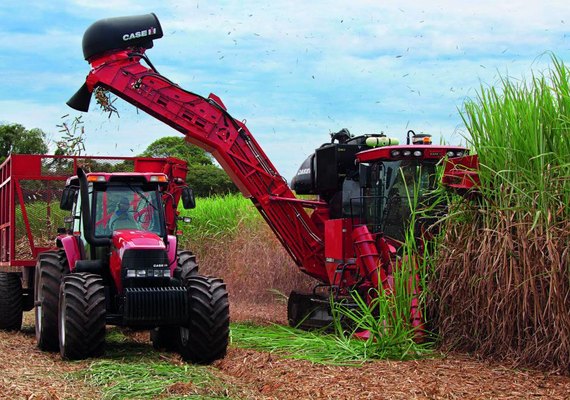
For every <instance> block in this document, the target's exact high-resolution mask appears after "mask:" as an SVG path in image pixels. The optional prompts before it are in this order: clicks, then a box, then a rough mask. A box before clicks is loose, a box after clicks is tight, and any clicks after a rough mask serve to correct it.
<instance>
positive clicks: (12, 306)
mask: <svg viewBox="0 0 570 400" xmlns="http://www.w3.org/2000/svg"><path fill="white" fill-rule="evenodd" d="M22 296H23V295H22V280H21V278H20V275H19V274H17V273H13V272H0V329H2V330H6V331H19V330H20V328H22V315H23V313H24V309H23V297H22Z"/></svg>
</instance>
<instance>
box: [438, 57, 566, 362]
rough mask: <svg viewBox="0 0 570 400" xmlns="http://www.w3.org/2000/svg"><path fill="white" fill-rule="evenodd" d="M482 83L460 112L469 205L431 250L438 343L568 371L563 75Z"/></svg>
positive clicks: (556, 71)
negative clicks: (475, 181)
mask: <svg viewBox="0 0 570 400" xmlns="http://www.w3.org/2000/svg"><path fill="white" fill-rule="evenodd" d="M569 76H570V75H569V70H568V68H567V67H566V66H565V65H564V63H563V62H562V61H561V60H559V59H557V58H556V57H554V56H553V57H552V67H551V68H550V69H549V70H547V71H546V72H544V73H541V74H533V75H532V79H530V80H529V82H525V81H520V82H517V81H513V80H512V79H509V78H503V79H502V80H501V87H500V88H494V87H481V88H480V92H479V94H478V96H477V97H476V98H475V99H473V100H470V101H468V102H466V103H465V106H464V110H463V111H462V117H463V120H464V122H465V125H466V126H467V129H468V131H469V133H470V135H471V144H472V146H473V147H474V149H475V150H476V152H477V154H478V155H479V160H480V164H481V170H480V176H481V182H482V185H481V192H482V197H481V200H480V201H479V202H478V203H473V204H470V205H468V204H465V203H462V204H456V205H455V206H454V207H453V208H452V214H453V215H454V216H455V218H449V219H448V225H447V232H446V237H445V241H444V245H443V246H442V247H441V248H440V251H439V260H438V263H437V267H438V268H437V271H436V272H437V279H435V280H433V281H432V287H431V289H432V290H433V292H434V293H435V294H436V296H437V301H438V302H437V303H436V304H435V305H434V308H433V316H432V317H433V318H434V319H435V321H436V323H437V326H438V328H439V333H440V334H441V336H442V338H443V343H444V344H445V345H447V346H453V347H457V348H461V349H465V350H469V351H477V352H479V353H481V354H485V355H493V356H496V357H499V358H509V359H514V360H515V361H516V362H518V363H521V364H528V365H534V366H543V367H546V368H550V369H554V370H559V371H562V372H566V373H569V372H570V367H569V366H570V262H569V259H570V218H569V216H570V212H569V209H568V205H569V204H570V80H569Z"/></svg>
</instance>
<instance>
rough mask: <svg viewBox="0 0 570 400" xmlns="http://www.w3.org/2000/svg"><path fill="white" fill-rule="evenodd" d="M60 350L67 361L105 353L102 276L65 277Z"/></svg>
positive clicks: (62, 289)
mask: <svg viewBox="0 0 570 400" xmlns="http://www.w3.org/2000/svg"><path fill="white" fill-rule="evenodd" d="M58 320H59V351H60V353H61V356H62V357H63V358H64V359H68V360H81V359H84V358H87V357H94V356H99V355H101V354H103V350H104V346H105V288H104V287H103V281H102V279H101V277H100V276H99V275H95V274H89V273H74V274H70V275H66V276H65V277H64V278H63V281H62V283H61V287H60V295H59V318H58Z"/></svg>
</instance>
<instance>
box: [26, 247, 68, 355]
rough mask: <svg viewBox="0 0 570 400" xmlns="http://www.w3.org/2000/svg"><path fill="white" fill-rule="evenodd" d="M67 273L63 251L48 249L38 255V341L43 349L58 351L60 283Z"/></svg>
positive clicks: (36, 313)
mask: <svg viewBox="0 0 570 400" xmlns="http://www.w3.org/2000/svg"><path fill="white" fill-rule="evenodd" d="M65 273H67V259H66V258H65V253H64V252H63V251H48V252H45V253H42V254H40V255H39V256H38V261H37V263H36V271H35V276H34V300H35V304H36V311H35V315H36V342H37V343H38V347H39V348H40V349H41V350H45V351H57V350H58V349H59V341H58V336H57V323H58V322H57V308H58V306H59V285H60V284H61V278H62V276H63V275H64V274H65Z"/></svg>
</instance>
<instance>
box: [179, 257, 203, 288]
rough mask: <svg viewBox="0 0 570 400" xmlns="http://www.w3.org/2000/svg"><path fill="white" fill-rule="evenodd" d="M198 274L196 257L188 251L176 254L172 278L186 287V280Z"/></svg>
mask: <svg viewBox="0 0 570 400" xmlns="http://www.w3.org/2000/svg"><path fill="white" fill-rule="evenodd" d="M197 274H198V264H197V263H196V256H195V255H194V253H192V252H191V251H188V250H181V251H179V252H178V253H177V254H176V268H175V269H174V277H175V278H178V279H180V281H181V282H182V284H184V285H186V282H187V281H188V278H190V277H191V276H194V275H197Z"/></svg>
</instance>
